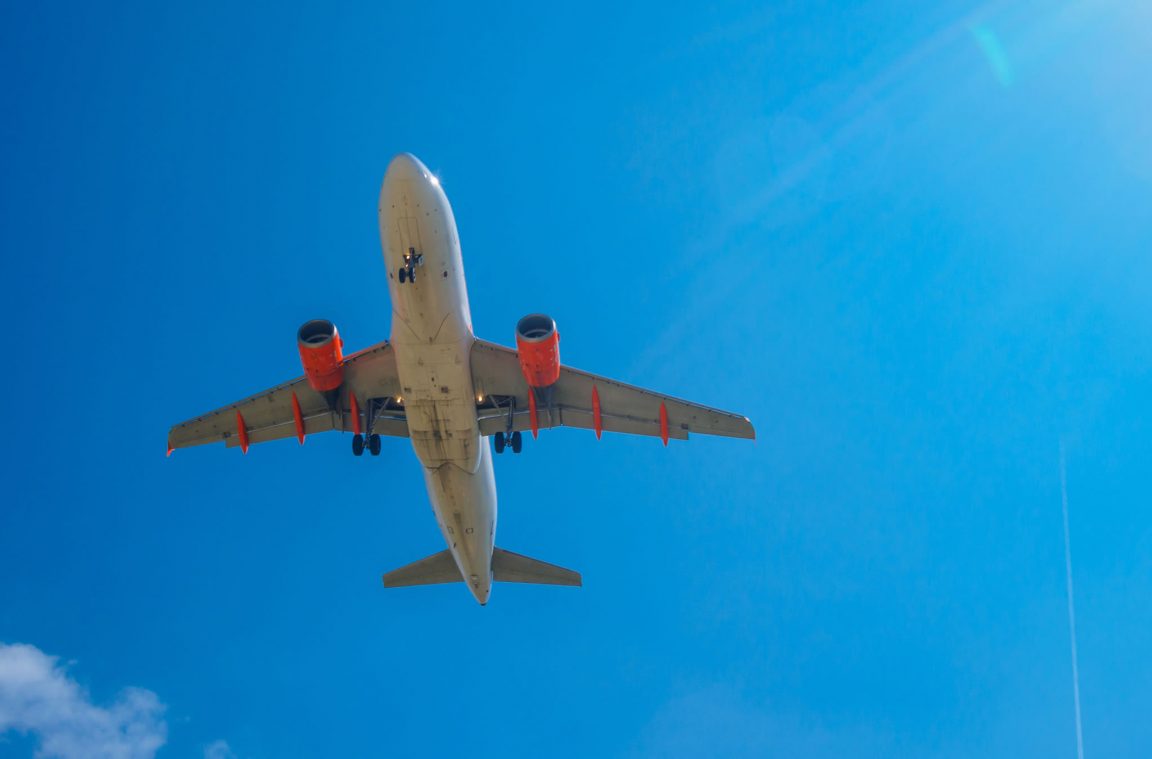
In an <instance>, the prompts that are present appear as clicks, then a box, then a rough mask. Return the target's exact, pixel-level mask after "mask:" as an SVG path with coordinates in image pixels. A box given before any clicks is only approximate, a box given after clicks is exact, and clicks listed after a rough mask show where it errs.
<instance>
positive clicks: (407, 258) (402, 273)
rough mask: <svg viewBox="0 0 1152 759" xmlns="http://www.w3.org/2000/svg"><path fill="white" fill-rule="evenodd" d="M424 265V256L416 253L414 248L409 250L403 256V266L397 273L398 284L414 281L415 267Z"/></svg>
mask: <svg viewBox="0 0 1152 759" xmlns="http://www.w3.org/2000/svg"><path fill="white" fill-rule="evenodd" d="M423 263H424V254H423V253H417V252H416V249H415V248H409V249H408V252H407V253H405V254H404V265H403V266H401V267H400V270H399V272H398V273H397V275H396V276H397V278H398V279H399V280H400V284H404V283H405V282H415V281H416V267H417V266H421V265H423Z"/></svg>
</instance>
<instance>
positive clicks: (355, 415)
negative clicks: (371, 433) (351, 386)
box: [348, 393, 360, 435]
mask: <svg viewBox="0 0 1152 759" xmlns="http://www.w3.org/2000/svg"><path fill="white" fill-rule="evenodd" d="M348 399H349V400H350V401H351V402H352V434H353V435H359V434H360V406H358V405H357V404H356V394H355V393H348Z"/></svg>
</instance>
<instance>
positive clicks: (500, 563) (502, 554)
mask: <svg viewBox="0 0 1152 759" xmlns="http://www.w3.org/2000/svg"><path fill="white" fill-rule="evenodd" d="M399 571H403V570H399ZM457 579H459V573H457ZM492 579H493V580H495V581H496V582H531V583H536V584H538V585H574V586H576V587H579V586H580V584H581V582H580V573H579V572H573V571H572V570H571V569H565V568H564V567H558V566H556V565H555V564H549V563H547V562H544V561H537V560H536V559H530V558H528V557H527V556H521V555H520V554H518V553H512V552H511V551H505V550H504V549H503V548H497V549H495V550H494V551H493V553H492ZM385 584H387V583H385Z"/></svg>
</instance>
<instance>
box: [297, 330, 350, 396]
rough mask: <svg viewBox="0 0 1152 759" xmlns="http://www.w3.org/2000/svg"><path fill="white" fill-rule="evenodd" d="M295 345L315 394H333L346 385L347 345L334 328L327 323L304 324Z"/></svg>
mask: <svg viewBox="0 0 1152 759" xmlns="http://www.w3.org/2000/svg"><path fill="white" fill-rule="evenodd" d="M296 344H297V346H298V347H299V348H300V363H302V364H303V365H304V374H305V375H306V376H307V377H308V384H309V385H311V386H312V389H313V390H315V391H316V392H318V393H322V394H331V393H332V392H333V391H335V390H338V389H339V388H340V385H342V384H344V364H343V362H344V352H343V348H344V341H343V340H341V339H340V333H338V332H337V331H336V325H335V324H333V323H332V322H330V321H328V320H327V319H313V320H312V321H309V322H304V325H303V326H302V327H300V331H299V332H298V333H297V334H296Z"/></svg>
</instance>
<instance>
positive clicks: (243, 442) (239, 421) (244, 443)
mask: <svg viewBox="0 0 1152 759" xmlns="http://www.w3.org/2000/svg"><path fill="white" fill-rule="evenodd" d="M236 432H237V433H238V434H239V435H240V450H242V451H244V453H248V427H247V426H246V425H245V424H244V415H243V414H241V413H240V411H239V409H237V411H236Z"/></svg>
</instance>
